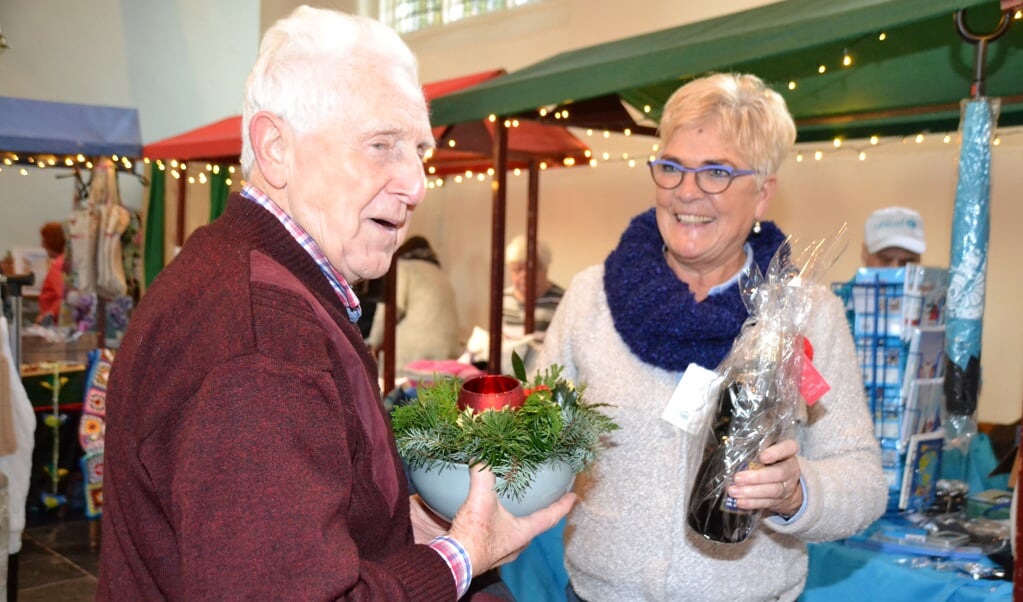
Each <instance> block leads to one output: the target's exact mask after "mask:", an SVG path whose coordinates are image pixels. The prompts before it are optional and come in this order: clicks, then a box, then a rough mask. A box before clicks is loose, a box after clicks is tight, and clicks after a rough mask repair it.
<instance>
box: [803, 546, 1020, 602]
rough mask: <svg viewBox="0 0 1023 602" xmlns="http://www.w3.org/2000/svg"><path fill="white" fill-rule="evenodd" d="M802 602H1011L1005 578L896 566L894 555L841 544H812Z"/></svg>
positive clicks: (897, 557) (1008, 586)
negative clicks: (856, 601)
mask: <svg viewBox="0 0 1023 602" xmlns="http://www.w3.org/2000/svg"><path fill="white" fill-rule="evenodd" d="M809 548H810V574H809V576H808V577H807V580H806V589H805V590H804V592H803V595H802V597H801V598H800V600H802V601H803V602H818V601H819V602H835V601H836V600H884V601H885V602H898V601H900V600H905V601H906V602H922V601H924V600H926V601H927V602H939V601H944V600H948V601H955V602H980V601H994V600H1012V583H1011V582H1009V581H985V580H978V581H974V580H973V579H972V578H970V577H969V576H967V575H965V574H961V573H953V572H948V571H938V570H935V569H932V568H917V569H914V568H911V567H909V566H905V565H903V564H900V563H899V562H898V560H899V559H900V558H907V557H906V556H898V555H895V554H886V553H883V552H875V551H872V550H865V549H860V548H854V547H850V546H846V545H843V544H841V543H820V544H811V545H810V546H809Z"/></svg>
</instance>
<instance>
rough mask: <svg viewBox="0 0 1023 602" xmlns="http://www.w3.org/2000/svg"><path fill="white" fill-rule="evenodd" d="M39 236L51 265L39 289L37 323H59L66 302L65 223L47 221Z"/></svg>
mask: <svg viewBox="0 0 1023 602" xmlns="http://www.w3.org/2000/svg"><path fill="white" fill-rule="evenodd" d="M39 238H40V240H41V241H42V245H43V248H44V249H46V256H47V257H48V258H49V259H50V267H49V268H47V270H46V278H44V279H43V284H42V286H41V287H40V289H39V315H38V316H36V320H35V321H36V324H57V323H58V322H59V321H60V309H61V307H62V306H63V304H64V247H65V243H66V239H65V237H64V224H62V223H60V222H47V223H45V224H43V227H42V228H40V229H39Z"/></svg>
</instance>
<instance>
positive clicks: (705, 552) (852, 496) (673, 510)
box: [539, 265, 887, 602]
mask: <svg viewBox="0 0 1023 602" xmlns="http://www.w3.org/2000/svg"><path fill="white" fill-rule="evenodd" d="M603 276H604V267H603V265H597V266H593V267H590V268H588V269H586V270H584V271H582V272H581V273H579V274H578V275H577V276H576V277H575V278H574V280H573V282H572V284H571V286H570V287H569V289H568V291H567V293H566V294H565V297H564V299H563V300H562V302H561V304H560V305H559V307H558V311H557V313H556V315H555V317H554V320H553V322H552V324H551V327H550V328H549V329H548V331H547V337H546V340H545V343H544V350H543V353H542V355H541V357H540V362H539V363H540V366H547V365H549V364H561V365H562V366H564V367H565V373H564V375H565V376H566V377H567V378H570V379H573V380H576V381H577V382H581V383H585V385H586V396H587V400H588V401H589V402H592V403H607V404H612V405H613V406H614V407H613V408H608V413H609V414H610V415H611V416H612V417H613V418H614V419H615V421H617V423H618V425H619V426H620V427H621V428H620V430H617V431H615V432H613V433H611V436H610V438H609V443H610V447H609V448H608V449H606V450H604V451H603V452H602V455H601V456H600V458H599V460H598V461H597V463H596V464H595V465H594V466H593V467H592V468H591V469H590V470H589V471H588V472H587V473H584V474H582V475H580V476H579V478H578V479H577V480H576V487H575V490H576V493H578V494H579V496H580V500H579V502H578V503H577V504H576V506H575V508H574V509H573V510H572V513H571V514H570V516H569V521H568V525H567V527H566V530H565V533H566V536H565V540H566V549H565V563H566V568H567V570H568V574H569V577H570V579H571V582H572V585H573V587H574V588H575V590H576V592H577V593H578V594H579V595H580V596H581V597H582V598H583V599H585V600H587V601H588V602H604V601H608V602H610V601H615V602H617V601H622V600H628V601H630V602H638V601H641V600H651V601H653V600H658V601H661V600H663V601H676V600H708V601H709V600H722V601H727V602H736V601H738V600H795V599H796V598H797V597H798V596H799V594H800V592H801V591H802V589H803V585H804V583H805V581H806V575H807V551H806V542H808V541H827V540H833V539H839V538H842V537H846V536H849V535H852V534H854V533H856V532H857V531H859V530H861V529H863V528H865V527H866V526H868V525H869V524H870V523H871V522H873V521H874V520H875V519H877V518H878V517H879V516H880V515H881V514H882V512H883V511H884V508H885V504H886V499H887V485H886V482H885V479H884V476H883V473H882V471H881V459H880V449H879V446H878V443H877V440H876V439H875V438H874V435H873V426H872V422H871V417H870V415H869V412H868V410H867V406H866V402H865V400H864V388H863V381H862V380H861V376H860V370H859V367H858V362H857V359H856V354H855V350H854V347H853V342H852V338H851V335H850V332H849V326H848V323H847V321H846V318H845V314H844V309H843V307H842V305H841V303H840V302H839V300H838V298H837V297H835V295H833V294H832V293H831V292H830V291H829V290H827V289H826V288H824V287H818V289H817V290H815V291H814V295H813V297H814V304H815V310H814V312H812V316H811V318H810V324H809V325H808V328H807V337H808V338H809V339H810V341H811V343H812V344H813V345H814V348H815V357H814V365H815V366H816V367H817V369H818V370H819V371H820V373H821V374H822V375H823V376H824V378H825V379H826V380H827V382H828V383H829V384H830V386H831V390H830V391H829V392H828V393H827V394H825V395H824V396H823V397H822V398H821V399H820V400H819V401H818V402H817V403H816V404H815V405H814V406H812V407H810V408H809V409H807V408H806V407H805V406H803V407H802V408H800V411H799V412H798V414H799V425H798V429H797V430H798V435H797V440H798V442H799V447H800V451H799V464H800V469H801V471H802V480H803V484H804V486H805V490H806V492H807V498H806V499H807V502H806V505H805V510H804V512H803V513H802V514H801V515H800V516H798V517H797V518H795V519H794V520H792V521H791V522H790V523H789V524H783V522H782V521H781V520H780V519H779V518H777V517H772V518H770V519H766V520H763V521H762V522H761V525H760V527H759V528H758V529H757V530H756V531H755V532H754V533H753V535H751V536H750V538H749V539H747V540H746V541H745V542H743V543H740V544H719V543H715V542H710V541H707V540H705V539H703V538H702V537H700V536H699V535H696V534H695V533H694V532H693V531H692V530H691V529H689V527H688V526H687V524H686V507H687V499H688V495H689V486H690V482H691V479H692V478H693V477H694V476H695V474H696V468H697V466H698V463H699V462H700V454H701V450H702V442H703V438H702V436H701V437H692V436H688V435H686V434H684V433H683V432H682V431H681V430H679V429H677V428H675V427H674V426H672V425H671V424H669V423H667V422H665V421H664V420H662V419H661V412H662V411H663V409H664V406H665V404H666V403H667V401H668V399H669V398H670V396H671V394H672V391H673V390H674V388H675V385H676V384H677V382H678V379H679V378H680V376H681V375H680V373H677V372H668V371H665V370H663V369H660V368H656V367H654V366H651V365H649V364H646V363H643V362H641V361H640V360H639V359H638V358H636V356H634V355H633V354H632V353H631V352H630V351H629V349H628V347H627V346H626V344H625V343H624V342H623V341H622V339H621V337H619V336H618V333H617V332H616V331H615V328H614V323H613V321H612V318H611V315H610V312H609V310H608V306H607V300H606V298H605V295H604V288H603ZM709 368H713V366H709Z"/></svg>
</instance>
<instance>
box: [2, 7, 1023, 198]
mask: <svg viewBox="0 0 1023 602" xmlns="http://www.w3.org/2000/svg"><path fill="white" fill-rule="evenodd" d="M1013 19H1014V20H1023V10H1016V11H1015V12H1014V13H1013ZM868 38H876V40H877V41H878V42H885V41H886V40H887V39H888V35H887V34H886V33H885V32H881V33H879V34H877V35H876V36H864V37H862V38H860V39H857V40H854V41H852V42H850V44H848V45H847V46H846V47H845V48H843V50H842V54H841V56H840V57H839V59H838V61H837V64H838V66H839V68H851V67H853V66H854V65H855V64H856V59H855V53H854V50H855V47H856V45H857V44H860V43H862V42H863V41H864V40H865V39H868ZM828 69H829V67H828V65H827V63H826V62H823V61H822V62H818V63H816V68H815V72H816V73H817V74H820V75H823V74H825V73H827V72H828ZM786 86H787V88H788V89H789V90H790V91H795V90H797V89H798V88H799V82H798V81H797V80H796V79H792V80H789V81H788V82H787V84H786ZM652 111H653V108H652V107H651V106H650V105H646V106H644V107H643V108H642V113H643V114H644V115H645V116H649V115H650V114H651V113H652ZM537 115H538V116H539V117H540V118H541V119H542V120H549V119H550V118H553V119H554V122H555V123H557V122H558V121H564V122H565V123H569V117H570V113H569V109H568V108H560V109H559V108H558V107H557V106H545V107H541V108H539V109H537ZM647 119H649V117H648V118H647ZM489 120H490V121H491V122H496V120H497V117H496V116H494V115H491V116H489ZM504 124H505V126H506V127H508V128H517V127H519V126H520V121H519V120H517V119H508V120H505V123H504ZM575 129H578V128H575ZM1021 134H1023V128H1005V129H999V130H997V131H996V132H995V135H994V137H993V139H992V146H994V147H998V146H1000V145H1001V144H1002V139H1003V138H1004V137H1008V136H1016V135H1021ZM579 136H580V137H581V138H583V139H584V140H586V141H587V146H589V147H594V146H597V145H598V144H599V141H601V140H604V141H607V144H609V145H612V146H615V145H617V146H619V148H618V149H617V150H593V149H592V148H588V149H587V150H585V151H583V152H582V153H581V155H580V156H579V157H578V158H577V157H576V156H562V157H551V158H549V159H546V160H540V161H538V166H539V169H540V170H547V169H548V168H550V167H554V166H557V167H590V168H598V167H600V166H603V165H613V164H619V165H625V166H627V167H629V168H636V167H641V168H645V167H646V162H647V161H648V160H650V159H654V158H656V155H657V151H658V143H657V142H656V140H655V141H654V142H653V143H651V144H649V145H648V146H645V145H643V144H642V143H640V144H639V145H638V146H637V145H636V144H635V143H633V144H631V145H629V146H630V150H626V151H623V150H621V149H620V147H621V146H623V145H622V144H620V141H621V140H622V139H625V140H629V139H639V138H642V139H644V140H649V138H648V137H646V136H635V135H633V133H632V132H631V131H630V130H628V129H626V130H624V131H623V132H621V133H617V132H611V131H610V130H603V131H597V130H594V129H585V130H582V131H581V132H580V134H579ZM935 137H937V138H938V139H940V140H941V142H942V143H943V144H951V143H952V142H953V141H956V140H957V137H958V133H956V132H944V133H934V132H920V133H917V134H915V135H911V136H887V137H881V136H871V137H869V138H865V139H855V140H847V139H845V138H834V139H833V140H832V141H831V142H830V144H829V143H820V142H815V143H799V144H797V145H796V147H795V149H794V150H793V151H792V153H793V155H794V159H795V161H796V162H797V163H803V162H808V161H811V160H812V161H814V162H820V161H823V160H824V159H825V158H826V157H827V156H828V155H829V154H834V153H839V152H842V153H844V152H852V153H855V155H856V157H857V159H859V160H860V161H866V160H867V159H868V156H869V154H870V153H871V152H872V151H873V150H874V149H877V148H878V147H881V146H886V145H891V144H923V143H924V142H925V141H927V140H930V139H933V138H935ZM592 140H596V141H597V143H593V142H590V141H592ZM446 146H447V147H448V148H450V149H457V148H458V143H457V139H451V140H447V141H446ZM110 158H111V159H112V160H113V162H114V164H115V165H116V166H117V168H118V170H119V171H122V172H126V173H130V174H134V175H137V176H142V177H144V176H143V174H139V173H136V171H135V170H136V169H137V168H138V166H139V163H141V164H143V165H146V166H148V165H150V164H151V165H152V166H153V168H154V169H159V170H161V171H167V172H168V173H169V174H170V176H171V177H172V178H174V179H181V178H185V179H186V181H187V182H188V183H189V184H199V185H205V184H207V183H209V182H211V181H212V178H211V177H210V176H211V175H216V174H221V173H222V172H224V171H226V174H227V175H226V177H224V178H222V179H221V181H222V182H223V185H224V186H227V187H231V186H232V185H233V183H234V176H235V174H236V172H237V169H238V167H237V162H233V163H216V162H199V165H200V166H201V167H200V168H198V169H196V168H190V166H189V165H188V163H187V162H185V161H178V160H176V159H170V160H167V161H164V160H162V159H150V158H148V157H144V158H142V159H137V160H136V159H132V158H129V157H124V156H118V155H113V156H111V157H110ZM431 158H432V157H430V156H428V157H427V158H426V161H425V163H424V169H425V170H426V175H427V185H428V187H429V188H438V187H442V186H444V185H445V184H446V183H447V182H449V181H450V182H451V183H454V184H464V183H469V182H485V181H487V180H488V179H489V178H491V177H493V176H494V168H493V167H490V168H487V169H484V170H466V171H465V172H462V173H455V174H450V173H449V174H445V175H438V174H439V173H440V171H439V170H440V169H442V167H440V166H438V165H437V164H436V162H433V163H431ZM98 159H99V157H88V156H85V155H83V154H53V153H21V152H16V151H4V150H0V178H4V177H8V176H10V175H12V174H13V175H16V176H22V177H26V176H29V175H30V174H31V173H32V172H33V171H34V170H38V171H47V170H50V169H72V170H74V171H75V172H76V173H78V172H80V170H82V169H85V170H92V168H93V165H94V162H96V161H98ZM143 169H144V168H143ZM193 172H194V173H193ZM522 172H523V170H522V169H521V168H513V169H511V170H510V173H511V175H512V176H513V177H517V176H521V175H522ZM208 174H209V175H208Z"/></svg>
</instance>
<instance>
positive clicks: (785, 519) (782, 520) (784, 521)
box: [768, 477, 806, 525]
mask: <svg viewBox="0 0 1023 602" xmlns="http://www.w3.org/2000/svg"><path fill="white" fill-rule="evenodd" d="M799 487H800V488H802V490H803V504H802V505H801V506H799V510H797V511H796V513H795V514H793V515H792V516H782V515H780V514H776V515H774V516H772V517H769V519H768V520H774V521H775V522H776V523H778V524H780V525H790V524H792V523H794V522H795V521H797V520H799V517H800V516H803V512H804V511H805V510H806V483H804V482H803V477H799Z"/></svg>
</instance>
